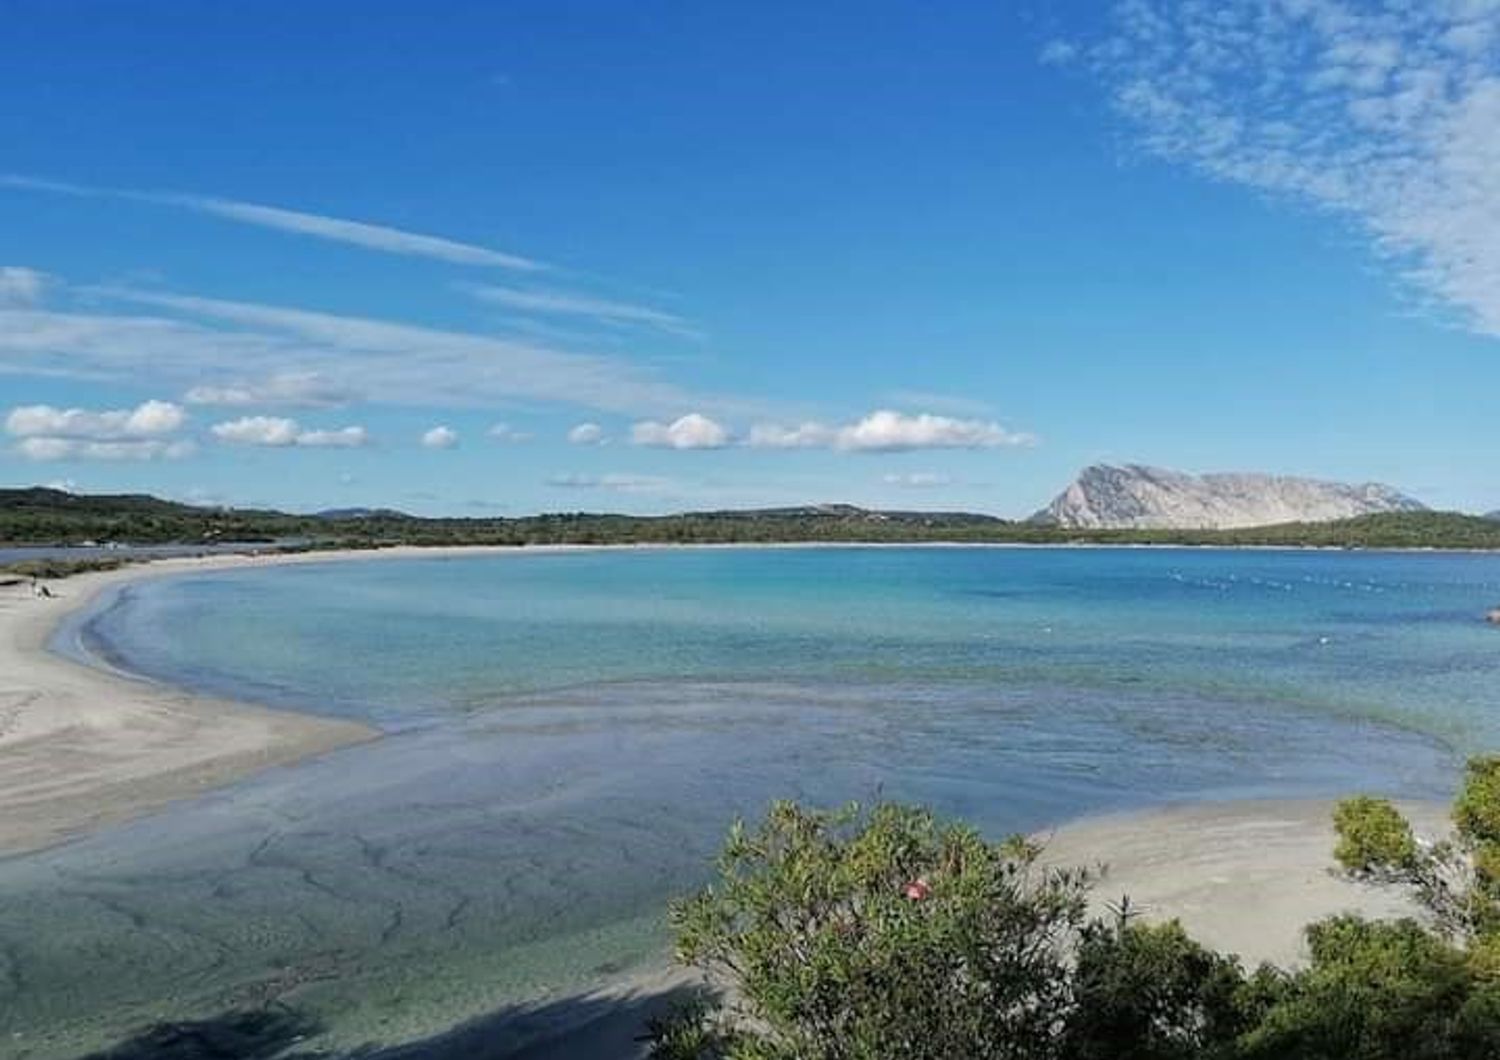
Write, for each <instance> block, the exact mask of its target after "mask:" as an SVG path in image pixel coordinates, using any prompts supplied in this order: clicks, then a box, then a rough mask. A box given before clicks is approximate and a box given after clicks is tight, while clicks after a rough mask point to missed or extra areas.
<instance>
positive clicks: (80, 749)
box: [0, 549, 516, 854]
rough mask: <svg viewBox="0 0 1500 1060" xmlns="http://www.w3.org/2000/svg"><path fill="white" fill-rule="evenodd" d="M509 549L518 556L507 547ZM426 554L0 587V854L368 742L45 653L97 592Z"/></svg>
mask: <svg viewBox="0 0 1500 1060" xmlns="http://www.w3.org/2000/svg"><path fill="white" fill-rule="evenodd" d="M509 551H512V552H514V551H516V550H515V549H511V550H509ZM413 553H416V554H421V555H427V556H432V555H440V554H442V552H440V551H438V550H411V549H389V550H381V551H380V552H349V553H299V554H294V555H284V556H239V555H231V556H226V555H218V556H210V557H204V558H197V559H168V560H159V561H155V562H152V563H150V564H142V565H135V566H129V567H125V568H122V569H120V570H115V571H106V572H99V573H89V574H81V575H77V576H75V577H72V578H68V579H65V580H62V581H53V582H50V583H48V585H49V587H50V588H51V590H52V591H53V592H54V593H56V594H57V597H56V598H55V599H50V600H49V599H40V598H36V597H34V596H33V595H32V591H31V588H30V586H29V585H25V584H22V585H7V586H0V854H13V853H16V852H19V851H25V850H34V849H37V848H40V847H44V846H48V845H50V844H53V843H57V842H60V841H62V840H65V839H69V838H72V837H75V836H78V835H81V834H83V833H85V832H87V831H89V830H91V829H94V828H97V827H100V826H101V825H105V824H112V823H116V822H119V821H124V820H127V819H129V818H131V817H136V816H139V815H141V814H144V813H148V812H150V811H152V810H155V809H158V808H160V807H161V806H163V805H165V804H167V803H169V802H172V801H174V800H176V799H181V798H184V797H187V796H191V795H194V794H198V793H200V792H202V791H204V790H206V789H209V788H213V787H217V786H219V785H222V784H227V783H229V782H231V781H234V780H238V779H240V778H242V777H245V776H247V775H249V774H251V773H254V772H256V771H258V770H261V769H265V768H267V767H270V766H275V765H281V764H285V763H288V762H292V761H295V760H297V759H299V758H305V757H307V756H309V755H315V754H319V753H322V752H325V751H329V750H332V749H334V748H337V747H342V746H345V745H348V744H353V743H359V742H361V741H364V740H370V739H374V738H375V737H376V736H378V735H379V733H378V732H376V731H375V730H374V729H371V728H369V727H367V726H364V725H361V724H358V723H355V722H351V721H341V720H337V719H333V718H323V717H318V716H315V715H310V714H298V713H292V712H289V711H278V710H270V709H267V708H264V707H258V706H253V705H250V704H245V703H231V702H227V701H225V700H219V699H211V698H208V697H204V696H199V695H194V694H192V693H189V692H185V691H182V690H179V689H174V688H171V687H168V686H166V685H162V684H158V683H155V682H152V681H147V680H143V679H138V678H132V677H126V676H124V675H117V674H112V673H107V672H105V671H103V670H96V669H93V668H91V667H86V666H81V665H78V664H77V663H75V662H72V661H70V660H68V659H65V658H62V657H61V656H58V655H55V654H53V653H52V652H50V651H48V650H47V648H46V645H47V642H48V640H49V639H50V638H51V636H52V634H53V631H54V630H56V628H57V627H58V624H59V623H61V622H62V621H63V619H64V618H66V617H67V616H68V615H70V614H72V613H73V612H75V611H77V610H78V609H80V608H82V607H84V606H86V605H87V604H88V603H89V602H90V601H91V600H93V599H94V598H95V597H96V596H97V595H98V594H99V593H100V592H102V591H104V590H106V589H110V588H116V587H118V586H120V585H123V584H124V583H126V582H131V581H138V580H143V579H148V578H160V577H163V576H166V575H170V574H180V573H185V572H191V571H206V570H216V569H225V568H242V567H247V566H264V565H268V564H282V563H306V562H319V561H324V560H329V559H354V558H365V557H371V556H398V555H411V554H413Z"/></svg>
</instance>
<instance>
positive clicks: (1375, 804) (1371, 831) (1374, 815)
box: [1333, 795, 1417, 873]
mask: <svg viewBox="0 0 1500 1060" xmlns="http://www.w3.org/2000/svg"><path fill="white" fill-rule="evenodd" d="M1333 827H1334V830H1335V831H1336V832H1337V833H1338V837H1339V839H1338V845H1337V846H1336V847H1334V850H1333V856H1334V858H1335V859H1337V860H1338V863H1339V864H1340V865H1342V866H1344V868H1346V869H1348V870H1349V871H1351V872H1361V873H1369V872H1382V871H1383V872H1400V871H1405V870H1408V869H1410V868H1411V867H1412V866H1413V865H1414V864H1415V863H1416V860H1417V841H1416V837H1415V836H1413V835H1412V830H1411V825H1410V824H1408V823H1407V821H1406V818H1404V817H1402V816H1401V814H1400V813H1399V812H1398V811H1397V810H1396V807H1394V806H1392V805H1391V804H1390V802H1389V801H1388V800H1386V799H1376V798H1372V797H1371V796H1369V795H1357V796H1355V797H1354V798H1352V799H1344V800H1343V801H1342V802H1340V803H1339V804H1338V806H1337V807H1335V808H1334V811H1333Z"/></svg>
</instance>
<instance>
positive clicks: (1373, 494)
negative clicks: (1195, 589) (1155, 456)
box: [1032, 464, 1425, 530]
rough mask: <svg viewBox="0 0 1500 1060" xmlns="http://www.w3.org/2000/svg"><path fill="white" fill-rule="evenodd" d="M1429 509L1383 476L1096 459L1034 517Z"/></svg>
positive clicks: (1262, 517)
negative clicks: (1342, 477) (1193, 469)
mask: <svg viewBox="0 0 1500 1060" xmlns="http://www.w3.org/2000/svg"><path fill="white" fill-rule="evenodd" d="M1424 510H1425V505H1423V504H1421V503H1420V502H1418V501H1415V500H1413V499H1412V498H1410V497H1408V496H1406V495H1404V494H1402V493H1399V492H1397V491H1396V490H1394V489H1392V488H1391V487H1389V486H1382V485H1380V484H1379V483H1375V482H1366V483H1364V484H1362V485H1348V484H1345V483H1341V482H1322V481H1319V480H1317V479H1308V478H1291V477H1288V476H1284V475H1260V474H1249V473H1246V474H1212V475H1189V474H1185V473H1183V472H1180V471H1168V470H1165V469H1163V468H1157V467H1144V466H1142V465H1140V464H1126V465H1124V466H1121V467H1116V466H1113V465H1110V464H1095V465H1093V466H1092V467H1088V468H1085V469H1084V470H1083V472H1082V473H1081V474H1080V475H1079V476H1078V478H1077V479H1075V480H1074V482H1073V484H1072V485H1070V486H1069V487H1068V488H1067V489H1065V490H1063V492H1062V493H1060V494H1058V496H1057V498H1056V499H1055V500H1053V502H1052V503H1051V504H1049V505H1047V507H1045V508H1043V509H1042V510H1041V511H1039V512H1037V513H1036V515H1034V516H1032V520H1033V521H1034V522H1038V523H1046V524H1049V525H1053V526H1063V527H1069V528H1090V529H1176V530H1200V529H1215V530H1228V529H1234V528H1237V527H1247V526H1269V525H1271V524H1273V523H1321V522H1331V521H1332V520H1335V519H1349V518H1353V517H1354V516H1358V515H1370V514H1373V513H1376V512H1411V511H1424Z"/></svg>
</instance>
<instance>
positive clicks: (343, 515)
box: [313, 508, 415, 522]
mask: <svg viewBox="0 0 1500 1060" xmlns="http://www.w3.org/2000/svg"><path fill="white" fill-rule="evenodd" d="M313 514H314V515H316V516H317V518H319V519H331V520H333V521H335V522H339V521H345V520H349V519H413V518H415V516H412V515H409V514H407V513H406V512H402V511H397V510H396V509H395V508H324V509H323V510H322V511H321V512H315V513H313Z"/></svg>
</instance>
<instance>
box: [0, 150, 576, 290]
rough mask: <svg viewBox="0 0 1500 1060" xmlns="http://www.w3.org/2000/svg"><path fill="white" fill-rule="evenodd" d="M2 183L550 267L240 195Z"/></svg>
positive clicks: (451, 256)
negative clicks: (238, 197) (247, 199)
mask: <svg viewBox="0 0 1500 1060" xmlns="http://www.w3.org/2000/svg"><path fill="white" fill-rule="evenodd" d="M0 187H6V188H14V189H18V190H24V191H39V192H48V193H52V194H57V195H73V196H79V197H84V198H107V199H122V200H126V201H129V202H144V203H151V204H153V205H157V206H170V207H176V208H178V209H183V210H190V211H192V212H194V213H200V214H209V215H211V216H214V217H221V218H224V219H225V220H229V221H238V222H240V223H241V224H248V225H255V226H257V227H260V228H271V229H275V230H277V231H280V232H288V233H291V234H293V235H300V236H310V237H312V238H315V239H323V240H328V241H331V242H335V243H345V244H348V245H350V246H356V247H363V248H364V249H366V250H377V251H382V252H384V253H387V254H401V255H406V256H409V257H418V258H428V259H431V260H434V261H443V262H447V263H449V264H452V265H474V266H480V267H488V268H500V269H511V270H514V271H519V272H541V271H545V270H546V269H547V268H548V266H547V265H544V264H542V263H541V262H538V261H533V260H531V259H530V258H525V257H521V256H520V255H518V254H508V253H505V252H503V251H499V250H494V249H492V248H490V247H484V246H478V245H476V244H474V243H464V242H460V241H459V240H455V239H446V238H444V237H442V236H433V235H426V234H423V233H421V232H410V231H407V230H405V229H401V228H392V227H390V226H388V225H380V224H371V223H369V222H367V221H351V220H348V219H347V218H342V217H329V216H326V215H324V214H316V213H308V212H305V211H302V210H290V209H287V208H285V207H281V206H267V205H265V204H263V203H254V202H241V201H239V200H236V199H221V198H215V197H213V196H207V195H187V194H183V193H180V192H164V191H135V190H130V189H125V188H97V187H91V186H88V185H84V184H71V183H68V182H66V181H57V180H45V179H42V178H38V177H28V176H23V175H20V174H8V175H3V176H0Z"/></svg>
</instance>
